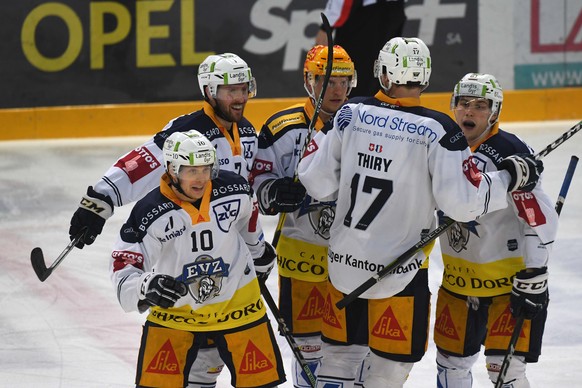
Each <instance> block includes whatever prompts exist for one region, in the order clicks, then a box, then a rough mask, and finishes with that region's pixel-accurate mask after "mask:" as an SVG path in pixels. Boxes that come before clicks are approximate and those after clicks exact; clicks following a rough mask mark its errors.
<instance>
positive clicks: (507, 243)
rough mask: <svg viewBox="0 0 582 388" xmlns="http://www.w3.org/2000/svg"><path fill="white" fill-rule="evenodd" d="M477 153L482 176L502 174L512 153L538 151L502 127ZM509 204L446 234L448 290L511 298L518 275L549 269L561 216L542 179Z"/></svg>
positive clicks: (444, 281)
mask: <svg viewBox="0 0 582 388" xmlns="http://www.w3.org/2000/svg"><path fill="white" fill-rule="evenodd" d="M472 150H473V152H474V156H473V160H474V161H475V164H476V165H477V168H478V169H479V170H480V171H482V172H490V171H497V166H498V165H499V163H500V162H501V160H503V158H505V157H507V156H509V155H513V154H515V153H530V152H532V151H531V150H530V149H529V147H528V146H527V145H526V144H525V143H524V142H523V141H522V140H521V139H519V138H518V137H517V136H516V135H513V134H511V133H508V132H505V131H503V130H501V129H499V127H498V125H497V124H496V125H495V126H494V127H493V128H492V129H491V132H490V134H489V136H488V137H487V138H486V139H485V140H484V141H483V142H481V143H480V144H479V145H476V146H474V147H472ZM508 202H509V204H510V206H508V207H507V208H505V209H502V210H498V211H495V212H490V213H488V214H485V215H483V216H482V217H480V218H479V219H478V220H475V221H470V222H467V223H456V224H454V225H453V226H452V227H451V228H449V229H448V230H447V233H446V235H443V236H441V251H442V254H443V264H444V271H443V279H442V286H443V287H444V288H445V289H447V290H449V291H451V292H454V293H456V294H459V295H466V296H477V297H489V296H497V295H501V294H507V293H509V292H511V287H512V284H513V277H514V275H515V273H516V272H518V271H520V270H522V269H524V268H526V267H529V268H540V267H544V266H547V263H548V258H549V254H550V251H551V247H552V243H553V241H554V239H555V237H556V233H557V230H558V215H557V213H556V211H555V210H554V205H553V203H552V200H551V199H550V197H549V196H548V195H547V194H546V193H545V192H544V191H543V189H542V184H541V180H540V181H539V182H538V184H537V185H536V187H535V188H534V189H533V190H532V191H531V192H522V191H515V192H513V193H508Z"/></svg>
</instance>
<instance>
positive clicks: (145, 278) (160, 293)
mask: <svg viewBox="0 0 582 388" xmlns="http://www.w3.org/2000/svg"><path fill="white" fill-rule="evenodd" d="M187 293H188V288H187V287H186V285H185V284H184V283H182V282H180V281H178V280H176V279H174V278H173V277H171V276H169V275H156V274H155V273H153V272H146V273H145V274H144V275H142V276H141V279H140V286H139V300H140V301H143V302H144V303H141V302H140V311H145V308H143V310H142V307H144V304H145V305H147V306H160V307H163V308H165V309H167V308H169V307H173V306H174V304H175V303H176V302H177V301H178V299H180V298H181V297H183V296H185V295H186V294H187Z"/></svg>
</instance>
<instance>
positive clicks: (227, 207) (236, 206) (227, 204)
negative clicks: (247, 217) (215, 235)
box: [212, 199, 240, 233]
mask: <svg viewBox="0 0 582 388" xmlns="http://www.w3.org/2000/svg"><path fill="white" fill-rule="evenodd" d="M212 212H213V213H214V216H215V218H216V221H217V222H218V227H219V228H220V230H222V231H223V232H224V233H228V231H229V230H230V225H231V224H232V222H233V221H234V220H236V219H237V217H238V214H239V212H240V199H233V200H230V201H224V202H221V203H219V204H216V205H214V206H213V207H212Z"/></svg>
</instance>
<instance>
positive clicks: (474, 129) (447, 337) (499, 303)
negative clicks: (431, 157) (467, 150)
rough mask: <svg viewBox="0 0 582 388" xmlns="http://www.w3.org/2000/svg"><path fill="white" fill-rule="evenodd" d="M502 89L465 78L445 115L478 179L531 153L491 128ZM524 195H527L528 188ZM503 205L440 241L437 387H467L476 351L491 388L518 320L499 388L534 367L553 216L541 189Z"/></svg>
mask: <svg viewBox="0 0 582 388" xmlns="http://www.w3.org/2000/svg"><path fill="white" fill-rule="evenodd" d="M502 103H503V90H502V88H501V86H500V84H499V82H497V80H496V79H495V77H494V76H492V75H489V74H477V73H469V74H467V75H465V76H464V77H463V78H462V79H461V80H460V81H459V82H458V83H457V84H456V85H455V88H454V91H453V95H452V98H451V109H452V110H453V113H454V115H455V119H456V121H457V123H458V124H459V126H460V127H461V129H462V130H463V133H464V135H465V138H466V139H467V142H468V143H469V146H470V147H471V150H472V151H473V160H474V161H475V162H476V163H475V164H476V166H477V168H478V169H479V171H481V172H489V171H497V170H498V169H500V168H503V164H504V160H505V159H506V158H507V157H508V156H510V155H513V154H516V153H526V154H527V153H531V152H532V150H531V148H529V147H528V146H527V145H526V144H525V143H524V142H523V141H522V140H521V139H520V138H518V137H517V136H515V135H513V134H511V133H508V132H505V131H503V130H502V129H500V128H499V115H500V113H501V105H502ZM528 189H529V188H528ZM508 202H509V203H510V205H509V206H508V207H507V208H505V209H502V210H498V211H495V212H491V213H488V214H486V215H483V216H482V217H480V218H479V219H478V220H477V221H471V222H467V223H456V224H454V225H453V227H452V228H451V229H449V230H448V231H447V233H446V235H443V236H441V244H440V245H441V251H442V255H443V263H444V272H443V278H442V284H441V287H440V289H439V292H438V299H437V310H436V323H435V329H434V339H435V343H436V345H437V349H438V351H437V360H436V361H437V367H438V382H437V386H438V387H440V388H445V387H448V388H469V387H471V386H472V380H473V378H472V374H471V368H472V366H473V365H474V364H475V362H476V361H477V358H478V357H479V352H480V349H481V346H482V345H484V347H485V356H486V362H487V370H488V372H489V378H490V379H491V381H492V382H493V383H496V381H497V377H498V375H499V370H500V368H501V364H502V363H503V358H504V355H505V353H506V351H507V347H508V344H509V339H510V337H511V335H512V333H513V327H514V324H515V321H513V320H512V318H511V316H512V314H513V316H514V317H518V316H522V317H525V318H526V321H525V323H524V330H523V335H522V336H521V337H520V338H519V340H518V342H517V347H516V351H515V355H514V357H513V358H512V360H511V363H510V366H509V369H508V372H507V375H506V376H505V380H504V385H503V387H507V388H509V387H513V388H527V387H529V386H530V385H529V382H528V380H527V378H526V376H525V369H526V364H527V363H528V362H537V361H538V357H539V355H540V352H541V346H542V335H543V332H544V325H545V321H546V316H547V310H546V306H547V304H548V273H547V265H548V257H549V254H550V251H551V247H552V243H553V241H554V238H555V237H556V233H557V227H558V220H557V218H558V216H557V213H556V211H555V210H554V206H553V203H552V201H551V199H550V198H549V196H548V195H547V194H546V193H545V192H544V191H543V190H542V187H541V182H538V184H537V185H535V186H533V189H532V190H530V191H514V192H512V193H509V197H508Z"/></svg>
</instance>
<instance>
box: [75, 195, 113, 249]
mask: <svg viewBox="0 0 582 388" xmlns="http://www.w3.org/2000/svg"><path fill="white" fill-rule="evenodd" d="M112 214H113V201H112V200H111V198H109V196H108V195H103V194H101V193H98V192H96V191H95V190H93V187H92V186H89V187H88V188H87V195H85V196H83V198H81V203H80V204H79V208H78V209H77V211H75V213H74V214H73V217H72V218H71V227H70V228H69V235H70V238H71V240H73V239H74V238H75V236H76V235H77V234H78V233H80V232H81V230H82V229H83V228H85V234H84V235H83V238H81V240H79V242H78V243H77V245H76V247H77V248H79V249H83V247H84V246H85V244H87V245H91V244H93V242H94V241H95V239H96V238H97V235H99V234H101V231H102V230H103V225H105V221H106V220H107V219H108V218H109V217H111V215H112Z"/></svg>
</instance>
